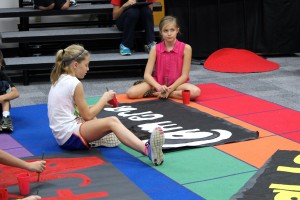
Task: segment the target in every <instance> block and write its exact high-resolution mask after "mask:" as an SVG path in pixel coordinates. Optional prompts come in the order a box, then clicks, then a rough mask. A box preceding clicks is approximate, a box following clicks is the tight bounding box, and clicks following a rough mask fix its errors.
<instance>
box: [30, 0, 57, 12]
mask: <svg viewBox="0 0 300 200" xmlns="http://www.w3.org/2000/svg"><path fill="white" fill-rule="evenodd" d="M54 6H55V3H54V0H34V7H35V8H37V9H39V10H52V9H53V8H54Z"/></svg>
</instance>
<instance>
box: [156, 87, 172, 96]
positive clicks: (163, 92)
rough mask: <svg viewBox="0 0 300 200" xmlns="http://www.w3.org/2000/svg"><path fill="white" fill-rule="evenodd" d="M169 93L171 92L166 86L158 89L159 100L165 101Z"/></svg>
mask: <svg viewBox="0 0 300 200" xmlns="http://www.w3.org/2000/svg"><path fill="white" fill-rule="evenodd" d="M170 93H171V90H170V88H169V87H168V86H166V85H162V86H161V87H160V89H159V95H158V96H159V98H161V99H167V98H168V97H169V94H170Z"/></svg>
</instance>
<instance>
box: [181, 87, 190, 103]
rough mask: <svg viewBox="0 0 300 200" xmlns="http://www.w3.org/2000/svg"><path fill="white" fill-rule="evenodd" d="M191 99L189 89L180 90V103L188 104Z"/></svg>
mask: <svg viewBox="0 0 300 200" xmlns="http://www.w3.org/2000/svg"><path fill="white" fill-rule="evenodd" d="M190 99H191V92H190V91H189V90H182V103H183V104H189V103H190Z"/></svg>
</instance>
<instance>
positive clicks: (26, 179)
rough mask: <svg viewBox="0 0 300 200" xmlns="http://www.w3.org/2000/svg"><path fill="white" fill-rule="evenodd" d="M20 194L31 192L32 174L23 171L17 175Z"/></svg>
mask: <svg viewBox="0 0 300 200" xmlns="http://www.w3.org/2000/svg"><path fill="white" fill-rule="evenodd" d="M17 180H18V184H19V190H20V194H21V195H23V196H26V195H29V193H30V175H29V174H28V173H21V174H18V175H17Z"/></svg>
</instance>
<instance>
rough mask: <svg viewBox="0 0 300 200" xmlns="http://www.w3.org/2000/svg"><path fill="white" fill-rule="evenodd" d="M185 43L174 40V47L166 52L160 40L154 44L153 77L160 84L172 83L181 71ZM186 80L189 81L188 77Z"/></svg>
mask: <svg viewBox="0 0 300 200" xmlns="http://www.w3.org/2000/svg"><path fill="white" fill-rule="evenodd" d="M184 47H185V43H183V42H180V41H178V40H176V43H175V46H174V48H173V49H172V50H171V51H170V52H168V51H167V50H166V47H165V43H164V42H163V41H162V42H160V43H158V44H157V45H156V62H155V70H154V75H153V77H154V79H155V80H156V81H157V82H158V83H159V84H161V85H166V83H168V86H169V85H172V84H173V83H174V82H175V81H176V80H177V79H178V78H179V77H180V76H181V73H182V67H183V55H184ZM186 82H189V78H188V79H187V81H186Z"/></svg>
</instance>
